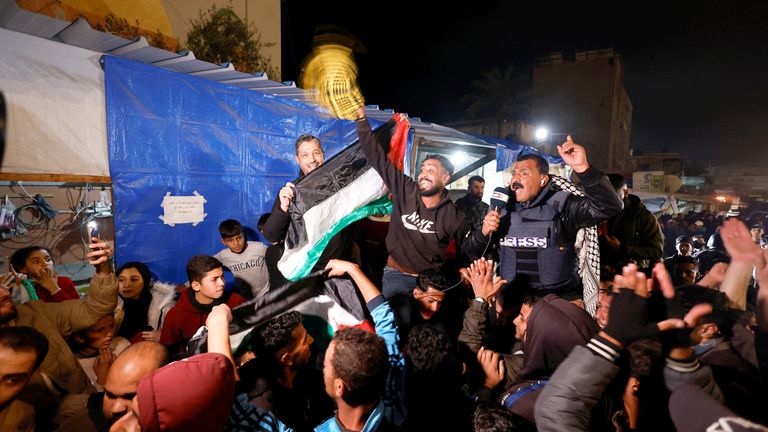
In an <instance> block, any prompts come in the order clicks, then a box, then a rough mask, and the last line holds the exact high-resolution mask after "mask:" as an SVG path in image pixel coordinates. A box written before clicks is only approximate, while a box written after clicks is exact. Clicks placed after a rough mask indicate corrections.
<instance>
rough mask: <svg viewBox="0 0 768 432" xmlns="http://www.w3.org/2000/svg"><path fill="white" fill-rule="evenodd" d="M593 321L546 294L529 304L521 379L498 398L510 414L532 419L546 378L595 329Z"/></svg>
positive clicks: (582, 312)
mask: <svg viewBox="0 0 768 432" xmlns="http://www.w3.org/2000/svg"><path fill="white" fill-rule="evenodd" d="M599 330H600V329H599V328H598V326H597V323H596V322H595V320H594V319H592V317H591V316H589V314H588V313H587V312H586V311H585V310H584V309H582V308H580V307H578V306H576V305H575V304H573V303H571V302H569V301H568V300H565V299H562V298H560V297H558V296H556V295H554V294H549V295H547V296H546V297H544V298H542V299H541V300H539V301H537V302H536V303H534V305H533V310H532V311H531V314H530V315H529V316H528V327H527V329H526V331H525V342H523V351H524V353H525V354H524V356H523V368H522V369H521V370H520V378H521V381H520V382H518V383H516V384H513V385H512V386H511V387H509V388H507V390H506V391H505V392H504V394H503V395H502V396H501V398H500V399H499V401H500V403H501V404H502V405H503V406H504V407H506V408H507V409H509V410H510V411H512V412H513V413H515V414H517V415H520V416H522V417H523V418H526V419H528V420H529V421H531V422H533V421H534V413H533V410H534V406H535V404H536V402H537V399H538V397H539V394H540V393H541V389H542V388H545V387H546V384H547V381H546V380H547V379H549V377H550V376H551V375H552V374H553V373H554V371H555V369H557V367H558V366H559V365H560V363H562V362H563V361H564V360H565V359H566V358H567V357H568V355H569V354H570V353H571V350H573V348H574V347H576V346H579V345H585V344H586V343H587V342H588V341H589V340H590V339H591V338H592V336H594V335H596V334H597V333H598V332H599Z"/></svg>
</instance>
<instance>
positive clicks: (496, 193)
mask: <svg viewBox="0 0 768 432" xmlns="http://www.w3.org/2000/svg"><path fill="white" fill-rule="evenodd" d="M508 202H509V188H505V187H501V186H499V187H497V188H496V189H494V190H493V193H492V194H491V210H493V211H497V212H498V211H501V209H503V208H505V207H507V203H508Z"/></svg>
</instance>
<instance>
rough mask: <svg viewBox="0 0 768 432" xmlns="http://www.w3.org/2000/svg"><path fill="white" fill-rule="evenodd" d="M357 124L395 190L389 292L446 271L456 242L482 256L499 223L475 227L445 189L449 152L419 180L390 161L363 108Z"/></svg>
mask: <svg viewBox="0 0 768 432" xmlns="http://www.w3.org/2000/svg"><path fill="white" fill-rule="evenodd" d="M356 127H357V136H358V137H359V139H360V143H361V147H362V149H363V152H364V153H365V157H366V159H367V160H368V163H369V164H370V165H371V167H373V169H375V170H376V172H378V173H379V175H380V176H381V178H382V179H383V180H384V183H385V184H386V185H387V187H388V188H389V191H390V192H391V193H392V217H391V220H390V223H389V232H388V233H387V239H386V243H387V251H388V252H389V257H388V258H387V266H386V267H385V268H384V278H383V280H382V285H383V287H382V293H383V294H384V296H385V297H387V298H390V297H392V296H394V295H397V294H405V293H410V292H411V291H412V290H413V288H414V287H415V286H416V276H417V275H418V274H419V273H420V272H422V271H424V270H427V269H430V268H435V269H440V267H441V266H442V265H443V264H444V263H445V262H446V256H445V251H446V249H447V248H448V245H449V244H450V242H451V240H454V242H455V244H456V247H457V248H458V249H459V250H461V251H462V252H463V253H465V254H466V255H468V256H469V257H470V258H473V259H474V258H479V257H480V255H481V254H482V253H483V249H484V248H485V246H486V245H487V244H488V241H489V236H490V233H491V232H492V231H494V230H495V229H497V228H498V222H497V221H494V220H493V218H490V219H489V218H487V217H486V219H485V220H484V221H483V226H482V228H481V229H478V230H475V231H470V227H469V226H468V225H467V222H466V220H465V219H464V215H463V214H462V213H461V211H460V210H459V208H458V207H456V205H455V204H454V203H453V202H452V201H451V200H449V199H448V193H447V192H446V190H445V185H446V184H447V183H448V181H449V180H450V178H451V175H453V164H452V163H451V162H450V161H449V160H448V159H447V158H446V157H444V156H441V155H427V157H426V159H425V160H424V162H423V163H422V165H421V171H420V172H419V176H418V179H417V181H414V180H413V179H412V178H410V177H409V176H407V175H406V174H405V173H403V172H402V171H400V170H399V169H397V167H395V165H394V164H392V162H390V161H389V159H388V158H387V153H386V152H385V151H384V149H383V148H382V146H381V145H380V144H379V143H378V142H377V141H376V138H375V137H374V135H373V131H372V130H371V125H370V124H369V123H368V119H367V118H366V117H365V111H364V109H363V108H360V109H359V110H358V120H357V122H356Z"/></svg>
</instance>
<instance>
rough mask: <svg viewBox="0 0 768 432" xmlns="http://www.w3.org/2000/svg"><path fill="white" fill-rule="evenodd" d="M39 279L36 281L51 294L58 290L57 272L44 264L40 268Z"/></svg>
mask: <svg viewBox="0 0 768 432" xmlns="http://www.w3.org/2000/svg"><path fill="white" fill-rule="evenodd" d="M39 277H40V280H39V281H38V282H39V283H40V285H42V287H43V288H45V289H46V291H48V292H49V293H51V294H55V293H56V291H58V290H59V285H58V283H57V279H58V277H59V274H58V273H56V272H54V271H53V270H51V269H50V268H49V267H47V266H45V267H43V268H42V269H41V270H40V275H39Z"/></svg>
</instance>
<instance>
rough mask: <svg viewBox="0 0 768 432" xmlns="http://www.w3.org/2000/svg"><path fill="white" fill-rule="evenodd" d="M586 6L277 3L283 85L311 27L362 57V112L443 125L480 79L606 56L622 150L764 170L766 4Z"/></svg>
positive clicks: (492, 0)
mask: <svg viewBox="0 0 768 432" xmlns="http://www.w3.org/2000/svg"><path fill="white" fill-rule="evenodd" d="M577 3H578V4H577ZM584 3H586V2H569V6H562V5H561V4H559V3H555V2H535V4H534V2H520V1H501V0H487V1H486V0H475V1H471V2H468V1H461V2H459V1H441V2H431V1H424V2H420V1H418V0H413V1H409V2H399V3H398V2H352V1H318V0H284V1H283V79H286V80H287V79H295V78H296V77H297V75H298V74H297V70H298V67H299V65H300V62H301V59H303V58H304V56H305V55H306V54H307V53H308V52H309V50H310V46H311V40H312V35H313V33H314V30H315V28H316V26H318V25H335V26H338V27H341V28H343V29H345V30H346V31H348V32H350V33H352V34H353V35H355V36H356V37H358V38H359V40H360V41H361V42H362V43H363V45H364V46H365V48H366V50H367V53H366V54H362V55H359V56H358V58H357V60H358V64H359V66H360V74H361V77H360V84H361V87H362V90H363V93H364V95H365V97H366V102H367V103H375V104H378V105H379V106H380V107H382V108H394V109H395V110H397V111H401V112H407V113H409V114H411V115H415V116H419V117H421V118H422V119H423V120H426V121H433V122H437V123H447V122H451V121H456V120H460V119H461V116H462V113H463V110H464V107H463V106H462V105H461V104H460V103H459V100H460V99H461V97H462V96H464V95H465V94H466V93H467V92H468V91H469V83H470V81H471V80H472V79H473V78H475V77H477V75H478V74H479V73H480V72H481V71H484V70H487V69H490V68H493V67H495V66H499V67H504V66H506V65H510V64H513V65H516V66H518V67H520V68H523V69H525V68H530V66H531V65H532V63H533V60H534V59H535V58H536V57H538V56H541V55H544V54H547V53H549V52H552V51H573V50H586V49H598V48H606V47H613V48H615V49H616V50H617V51H618V52H619V53H620V54H621V55H622V60H623V64H624V85H625V87H626V89H627V92H628V93H629V97H630V99H631V101H632V104H633V107H634V115H633V124H632V137H631V147H633V148H636V149H638V150H640V151H643V152H652V151H661V150H666V151H677V152H681V153H683V154H686V155H687V156H688V157H689V158H691V159H694V160H702V161H706V160H711V159H716V160H717V161H726V160H727V161H731V162H760V163H762V164H763V165H765V164H766V163H768V144H766V143H765V142H764V140H765V138H763V137H764V136H765V135H768V132H766V131H764V130H768V104H767V103H766V102H767V101H768V2H763V1H725V0H723V1H698V2H685V3H682V2H668V3H674V5H670V4H668V3H651V2H641V3H638V4H635V2H633V3H632V4H630V3H629V2H611V3H606V4H605V6H599V5H585V4H584ZM619 3H621V4H622V6H621V8H622V9H621V10H619V8H618V6H617V4H619ZM360 4H364V5H365V8H366V10H370V9H371V7H372V5H374V4H375V5H377V7H379V9H378V13H375V14H374V13H370V12H369V13H364V12H363V11H362V10H361V9H360V8H359V5H360ZM473 5H477V7H475V8H474V9H472V8H471V6H473Z"/></svg>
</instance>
